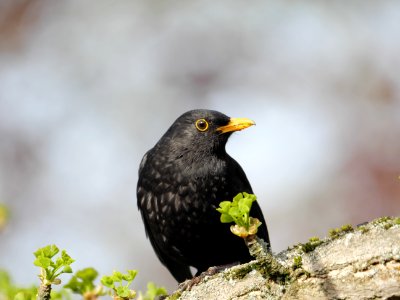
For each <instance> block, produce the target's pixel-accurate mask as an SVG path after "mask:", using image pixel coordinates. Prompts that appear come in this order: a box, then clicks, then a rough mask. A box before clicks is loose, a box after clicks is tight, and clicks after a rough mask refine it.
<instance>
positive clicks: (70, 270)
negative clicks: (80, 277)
mask: <svg viewBox="0 0 400 300" xmlns="http://www.w3.org/2000/svg"><path fill="white" fill-rule="evenodd" d="M62 272H63V273H72V268H71V266H65V267H64V268H63V270H62Z"/></svg>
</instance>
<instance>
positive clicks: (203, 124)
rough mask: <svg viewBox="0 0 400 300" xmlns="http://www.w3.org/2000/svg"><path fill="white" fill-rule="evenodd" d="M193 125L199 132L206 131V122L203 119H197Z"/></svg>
mask: <svg viewBox="0 0 400 300" xmlns="http://www.w3.org/2000/svg"><path fill="white" fill-rule="evenodd" d="M195 125H196V128H197V130H198V131H201V132H204V131H206V130H207V129H208V122H207V121H206V120H205V119H198V120H197V121H196V124H195Z"/></svg>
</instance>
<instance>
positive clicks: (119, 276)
mask: <svg viewBox="0 0 400 300" xmlns="http://www.w3.org/2000/svg"><path fill="white" fill-rule="evenodd" d="M112 279H113V280H114V282H115V281H118V282H121V281H122V280H123V274H122V273H121V272H118V271H114V272H113V274H112Z"/></svg>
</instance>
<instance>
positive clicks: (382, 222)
mask: <svg viewBox="0 0 400 300" xmlns="http://www.w3.org/2000/svg"><path fill="white" fill-rule="evenodd" d="M372 224H373V225H375V226H380V227H381V228H383V229H386V230H387V229H389V228H391V227H393V226H394V225H400V217H396V218H394V217H382V218H379V219H376V220H374V221H372Z"/></svg>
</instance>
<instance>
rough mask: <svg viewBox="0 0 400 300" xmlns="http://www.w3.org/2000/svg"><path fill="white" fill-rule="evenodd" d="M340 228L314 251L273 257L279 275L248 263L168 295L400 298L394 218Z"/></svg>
mask: <svg viewBox="0 0 400 300" xmlns="http://www.w3.org/2000/svg"><path fill="white" fill-rule="evenodd" d="M343 228H345V230H344V229H342V230H336V231H332V232H333V234H331V237H329V238H326V239H324V240H322V241H318V243H314V246H315V245H316V248H315V249H314V247H310V243H308V244H306V245H301V244H299V245H296V246H294V247H292V248H291V249H290V250H288V251H284V252H281V253H279V254H278V255H276V256H274V257H275V259H276V261H277V262H278V263H280V264H281V265H282V268H281V270H283V271H282V274H280V275H281V276H279V274H278V276H277V274H276V270H275V269H274V270H275V273H274V274H273V276H272V274H270V273H268V272H270V270H271V268H270V262H268V260H267V261H266V260H258V261H252V262H250V263H247V264H243V265H240V266H235V267H232V268H230V269H227V270H225V271H223V272H221V273H219V274H216V275H214V276H210V277H205V278H204V279H203V280H202V282H200V283H199V284H198V285H195V286H193V287H192V289H191V290H190V291H177V292H176V293H174V294H172V295H171V296H170V297H169V299H182V300H186V299H191V300H193V299H218V300H224V299H392V300H394V299H400V218H381V219H378V220H376V221H373V222H371V223H369V224H367V225H364V226H361V227H359V228H357V229H355V230H352V229H351V228H349V227H343ZM314 241H315V240H314ZM311 245H312V243H311ZM266 264H268V265H266ZM288 270H289V271H288Z"/></svg>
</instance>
